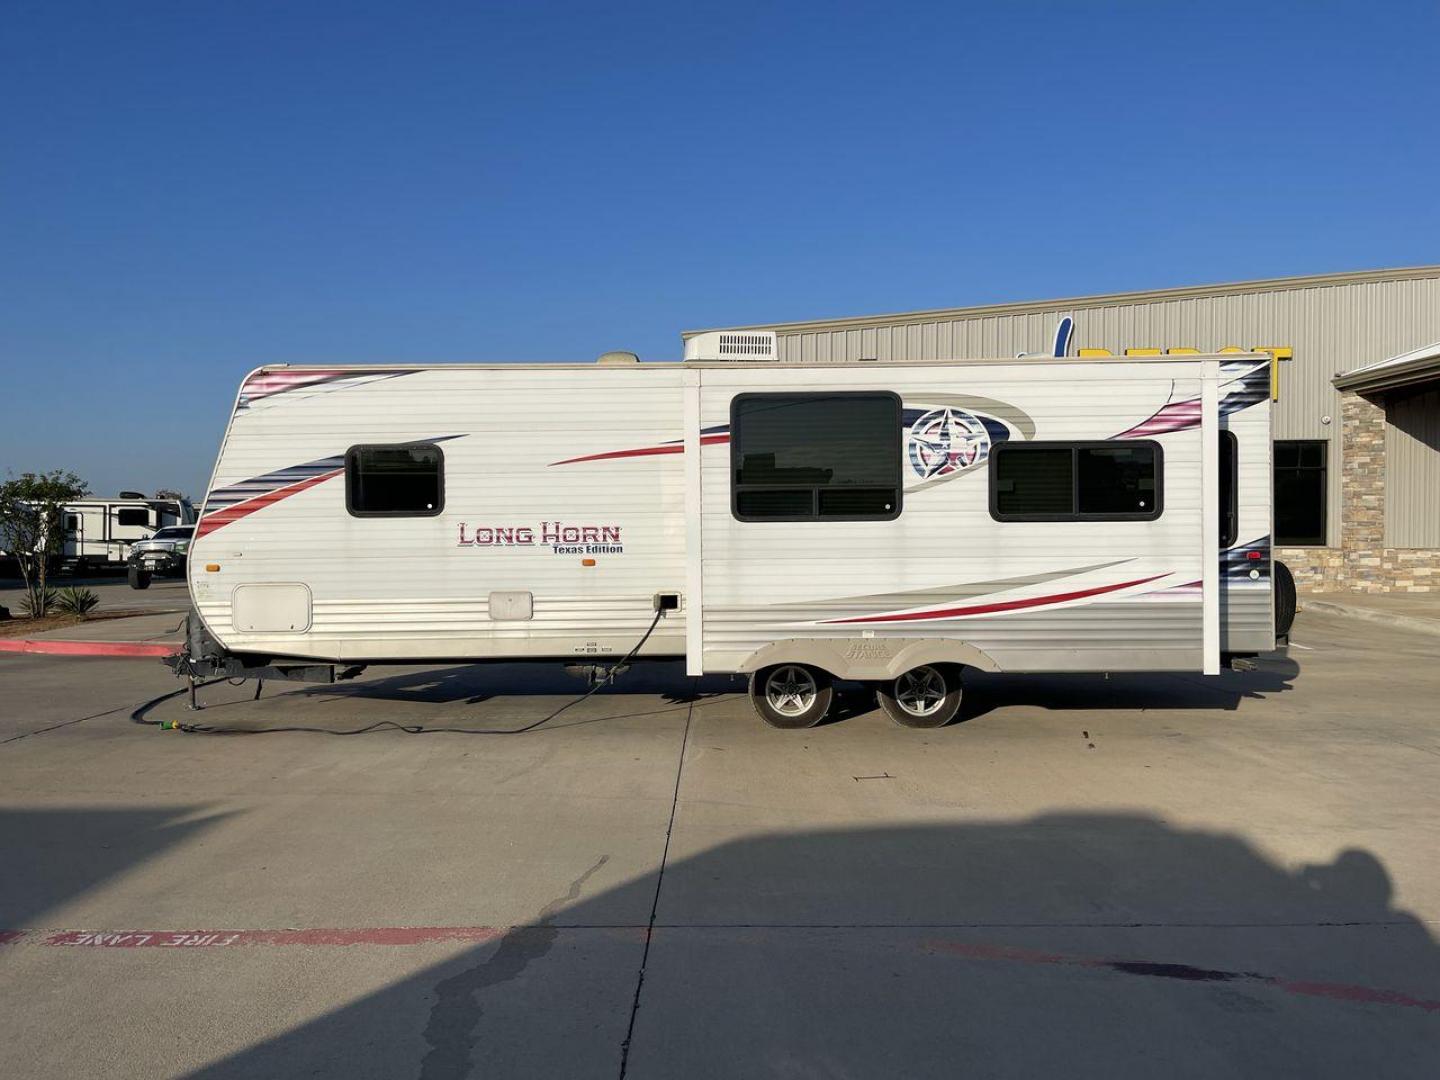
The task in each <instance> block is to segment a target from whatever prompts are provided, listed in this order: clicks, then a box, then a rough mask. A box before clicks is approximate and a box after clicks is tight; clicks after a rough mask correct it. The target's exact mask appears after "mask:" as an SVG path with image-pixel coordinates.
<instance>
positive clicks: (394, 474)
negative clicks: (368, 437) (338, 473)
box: [345, 443, 445, 517]
mask: <svg viewBox="0 0 1440 1080" xmlns="http://www.w3.org/2000/svg"><path fill="white" fill-rule="evenodd" d="M444 469H445V465H444V457H443V455H441V453H440V448H439V447H438V446H436V445H434V444H433V443H403V444H400V445H396V446H352V447H351V448H350V449H349V451H347V452H346V454H345V505H346V508H347V509H348V510H349V511H350V513H351V514H353V515H354V516H356V517H434V516H435V515H436V514H438V513H440V511H441V510H442V509H444V507H445V480H444Z"/></svg>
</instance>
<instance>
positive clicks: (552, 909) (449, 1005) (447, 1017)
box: [420, 855, 610, 1080]
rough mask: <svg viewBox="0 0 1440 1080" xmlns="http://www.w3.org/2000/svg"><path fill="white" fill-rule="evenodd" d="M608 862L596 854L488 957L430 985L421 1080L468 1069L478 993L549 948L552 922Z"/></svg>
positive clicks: (553, 933)
mask: <svg viewBox="0 0 1440 1080" xmlns="http://www.w3.org/2000/svg"><path fill="white" fill-rule="evenodd" d="M609 861H610V856H609V855H602V856H600V858H599V859H598V860H597V861H596V863H595V865H594V866H592V867H590V869H589V870H586V871H585V872H584V873H583V874H581V875H580V876H579V877H577V878H576V879H575V880H574V881H572V882H571V883H570V887H569V888H568V889H566V890H565V892H564V894H563V895H561V896H558V897H556V898H555V899H554V900H551V901H550V902H549V903H548V904H546V905H545V906H544V908H542V909H541V911H540V918H539V919H538V920H537V921H536V922H535V923H533V924H530V925H527V926H514V927H511V928H510V930H509V931H508V932H507V933H506V934H505V936H504V937H502V938H501V939H500V944H499V945H497V946H496V948H495V951H494V952H493V953H491V954H490V956H489V957H488V958H487V959H485V960H483V961H482V962H480V963H478V964H475V965H474V966H472V967H468V968H466V969H465V970H464V971H461V972H459V973H458V974H455V975H452V976H450V978H448V979H443V980H441V981H440V982H438V983H436V984H435V1004H434V1005H432V1006H431V1007H430V1017H429V1019H428V1020H427V1021H426V1024H425V1031H424V1038H425V1042H426V1043H427V1044H428V1045H429V1047H430V1049H429V1051H428V1052H427V1053H426V1054H425V1057H424V1059H423V1060H422V1061H421V1063H420V1080H441V1078H449V1077H455V1076H465V1075H467V1074H468V1073H469V1072H470V1068H471V1060H472V1053H473V1051H474V1049H475V1043H476V1037H475V1030H476V1028H477V1027H478V1026H479V1024H480V1019H481V1017H482V1016H484V1014H485V1010H484V1009H483V1008H482V1007H481V1006H480V1004H479V996H480V994H481V993H483V992H484V991H486V990H488V989H490V988H491V987H494V986H499V985H501V984H502V983H507V982H510V981H511V980H512V979H515V978H518V977H519V976H520V974H521V973H522V972H523V971H524V970H525V969H526V968H527V967H529V966H530V965H531V964H532V963H534V962H535V961H536V960H539V959H540V958H541V957H543V956H544V955H545V954H546V953H548V952H549V951H550V949H551V948H552V947H553V946H554V944H555V939H556V938H557V937H559V936H560V931H559V930H557V929H556V928H555V926H554V921H555V917H556V916H557V915H558V914H559V913H560V912H561V911H562V910H563V909H564V908H565V906H566V905H567V904H572V903H574V902H575V901H576V900H578V899H579V898H580V890H581V889H582V888H584V886H585V882H586V881H588V880H589V879H590V877H591V876H593V875H594V874H595V873H596V871H598V870H599V869H600V868H601V867H602V866H604V865H605V864H606V863H607V862H609Z"/></svg>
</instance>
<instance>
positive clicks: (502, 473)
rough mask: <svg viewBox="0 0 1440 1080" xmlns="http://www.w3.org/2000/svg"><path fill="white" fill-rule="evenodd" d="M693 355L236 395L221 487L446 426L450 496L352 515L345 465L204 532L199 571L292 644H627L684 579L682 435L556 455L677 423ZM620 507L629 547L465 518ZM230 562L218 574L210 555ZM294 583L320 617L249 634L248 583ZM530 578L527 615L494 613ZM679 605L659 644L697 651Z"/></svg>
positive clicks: (629, 439) (214, 610)
mask: <svg viewBox="0 0 1440 1080" xmlns="http://www.w3.org/2000/svg"><path fill="white" fill-rule="evenodd" d="M680 402H681V395H680V373H679V371H678V370H662V371H639V370H626V369H612V368H602V367H597V368H593V369H584V370H581V371H576V370H574V369H564V368H557V369H556V370H554V371H543V370H537V369H521V368H515V369H507V368H505V367H503V366H496V367H494V368H491V369H485V370H466V369H460V368H457V369H454V370H446V369H440V368H433V369H427V370H420V371H415V372H411V373H407V374H404V375H402V376H400V377H395V378H388V379H383V380H379V381H374V382H370V383H367V384H365V385H353V386H352V385H343V384H342V385H341V386H340V387H339V388H337V387H336V386H334V385H330V384H323V383H322V384H319V385H317V386H314V387H310V388H303V389H297V390H291V391H288V392H286V393H284V394H281V395H278V396H277V397H275V398H272V399H268V400H264V401H260V402H259V403H257V404H255V405H252V406H251V407H250V408H248V409H245V410H243V411H241V412H240V413H239V414H238V415H237V417H236V419H235V420H234V422H233V424H232V426H231V429H230V431H229V434H228V437H227V440H226V443H225V446H224V448H223V451H222V454H221V458H220V462H219V465H218V468H217V474H216V477H215V483H214V488H217V489H218V488H224V487H225V486H227V485H231V484H238V483H242V482H244V481H246V480H247V479H248V478H251V477H258V476H263V475H264V474H267V473H271V472H273V471H274V470H277V469H286V468H291V467H293V466H295V465H298V464H301V463H305V462H312V461H317V460H320V459H325V458H330V457H333V456H336V455H342V454H344V453H345V451H346V450H347V449H348V448H349V447H351V446H354V445H357V444H362V443H400V442H409V441H418V440H426V439H434V438H438V439H445V438H446V437H447V436H455V435H458V436H461V437H460V438H454V439H448V440H447V441H444V442H441V443H440V444H439V445H440V447H441V450H442V452H443V454H444V462H445V466H444V484H445V507H444V512H443V513H442V514H440V515H438V516H434V517H364V518H357V517H352V516H351V515H350V514H349V513H347V511H346V506H345V478H344V477H343V476H336V477H334V478H332V479H329V480H326V481H324V482H322V483H319V484H317V485H316V486H314V487H312V488H309V489H308V490H304V491H300V492H299V493H297V494H294V495H291V496H290V497H288V498H285V499H283V500H281V501H278V502H276V503H275V504H274V505H271V506H267V507H265V508H264V509H261V510H259V511H258V512H255V513H253V514H251V515H249V516H247V517H243V518H240V519H239V520H237V521H234V522H233V523H231V524H228V525H225V526H223V527H222V528H219V529H217V530H215V531H214V532H211V533H209V534H208V535H205V536H202V537H201V538H199V539H197V540H196V541H195V545H194V547H193V548H192V558H191V560H190V564H191V572H190V576H191V583H192V595H193V596H194V598H195V602H196V606H197V608H198V609H199V611H200V613H201V615H202V616H203V617H204V619H205V622H206V624H207V625H208V626H209V628H210V630H211V632H212V633H214V634H215V635H216V636H217V637H218V638H219V639H220V640H221V641H222V643H224V644H225V645H226V646H227V647H229V648H232V649H235V650H240V651H252V652H278V653H283V654H289V655H298V656H303V655H331V656H340V657H350V658H370V657H375V656H391V657H397V658H398V657H406V656H434V657H439V656H449V655H459V656H486V655H494V654H495V653H497V652H500V651H503V650H505V649H510V648H513V649H515V650H522V651H523V650H527V649H528V651H530V652H532V653H543V652H545V651H546V650H547V649H552V650H553V652H554V654H555V655H563V656H568V655H576V654H579V653H580V650H581V649H582V648H584V646H585V644H586V643H587V642H589V641H592V640H593V641H598V642H603V644H604V646H606V647H608V648H609V649H611V650H615V651H621V652H623V651H624V650H625V649H627V648H628V647H629V646H630V645H632V644H634V642H635V641H637V640H638V639H639V637H640V635H641V634H642V633H643V632H644V630H645V628H646V627H647V626H648V625H649V623H650V620H651V618H652V616H653V605H652V596H653V594H654V593H655V592H657V591H668V590H673V591H676V592H679V591H681V590H682V588H683V585H684V576H685V574H684V528H683V523H684V513H683V500H684V490H683V486H684V482H683V477H682V472H681V468H680V463H681V458H680V456H679V455H678V454H674V455H660V456H643V457H635V458H628V459H619V460H603V461H595V462H582V463H577V464H573V465H565V466H559V467H554V466H552V465H551V463H552V462H557V461H561V460H564V459H568V458H572V457H576V456H580V455H585V454H591V453H605V452H611V451H616V450H625V449H628V448H634V447H646V446H655V445H658V444H660V443H663V442H666V441H667V440H675V439H679V438H680V437H681V434H682V432H681V421H680V416H681V413H680ZM544 521H550V522H556V521H560V522H564V523H566V524H571V525H594V526H599V525H617V524H618V525H620V526H621V527H622V539H623V545H624V552H623V554H618V555H607V554H598V555H596V556H595V562H596V565H595V566H594V567H585V566H583V565H582V562H581V556H580V555H578V554H555V553H552V551H551V550H550V549H549V548H548V547H546V546H545V545H543V544H538V543H537V544H535V545H533V546H528V547H521V546H511V547H506V546H500V545H496V546H490V547H478V546H474V545H469V546H467V545H462V544H461V543H460V542H459V541H460V534H459V528H460V524H461V523H462V522H464V523H465V524H466V527H467V530H468V532H469V534H470V535H471V536H473V534H474V530H475V529H476V527H477V526H490V527H494V526H508V527H516V526H526V527H531V528H534V529H536V530H538V529H539V527H540V523H541V522H544ZM206 563H214V564H217V565H219V566H220V567H221V569H220V571H219V572H217V573H213V574H212V573H206V572H204V570H203V565H204V564H206ZM272 582H283V583H290V582H298V583H302V584H304V585H306V586H307V587H308V588H309V589H310V592H311V596H312V599H313V607H312V623H311V628H310V630H309V631H308V632H306V633H299V634H282V633H276V632H266V633H250V634H247V633H241V632H239V631H238V630H236V629H235V627H234V624H233V622H232V597H233V590H234V588H235V587H236V586H238V585H245V584H255V583H272ZM507 590H517V591H519V590H524V591H529V592H532V593H533V595H534V614H533V618H531V619H529V620H525V621H519V620H515V621H503V622H501V621H496V620H493V619H492V618H491V617H490V612H489V596H490V593H491V592H492V591H507ZM683 630H684V616H683V614H681V613H677V614H675V615H672V616H671V617H670V618H668V619H667V620H666V621H665V623H664V625H663V626H661V627H659V628H658V629H657V631H656V633H655V635H654V636H653V637H652V639H651V642H650V644H649V645H647V652H653V651H663V652H670V653H679V652H681V651H683V639H682V638H681V636H680V635H682V634H683Z"/></svg>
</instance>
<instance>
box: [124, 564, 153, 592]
mask: <svg viewBox="0 0 1440 1080" xmlns="http://www.w3.org/2000/svg"><path fill="white" fill-rule="evenodd" d="M125 576H126V578H127V579H128V580H129V582H130V587H131V588H132V589H148V588H149V587H150V572H149V571H148V570H141V569H140V568H139V567H138V566H135V565H134V564H133V563H132V564H131V565H130V566H128V567H126V569H125Z"/></svg>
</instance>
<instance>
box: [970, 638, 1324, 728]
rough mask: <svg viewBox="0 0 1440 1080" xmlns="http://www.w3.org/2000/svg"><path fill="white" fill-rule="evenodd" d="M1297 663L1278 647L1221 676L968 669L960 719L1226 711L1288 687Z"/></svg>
mask: <svg viewBox="0 0 1440 1080" xmlns="http://www.w3.org/2000/svg"><path fill="white" fill-rule="evenodd" d="M1299 675H1300V665H1299V664H1298V663H1297V662H1296V661H1295V660H1294V659H1292V658H1291V657H1289V656H1287V655H1285V654H1284V653H1281V652H1274V653H1268V654H1266V655H1265V656H1263V657H1261V658H1259V659H1258V660H1257V661H1256V667H1255V669H1254V670H1253V671H1225V672H1222V673H1221V674H1219V675H1212V676H1206V675H1195V674H1189V673H1183V672H1176V673H1168V672H1159V673H1148V672H1147V673H1136V674H1131V673H1120V674H1115V675H1092V674H1077V675H996V674H989V673H986V672H983V671H981V672H970V673H967V675H966V680H965V699H964V702H963V704H962V705H961V707H960V716H959V717H958V719H957V722H958V723H964V722H965V721H967V720H973V719H976V718H977V717H980V716H984V715H985V714H987V713H990V712H994V711H995V710H997V709H1003V708H1006V707H1010V706H1019V705H1028V706H1030V707H1032V708H1039V709H1052V710H1061V711H1064V710H1071V709H1117V710H1130V711H1141V712H1143V711H1145V710H1148V709H1219V710H1223V711H1227V712H1231V711H1234V710H1235V709H1238V708H1239V707H1240V702H1242V701H1245V700H1247V699H1260V698H1266V697H1269V696H1271V695H1273V694H1283V693H1285V692H1286V691H1288V690H1290V689H1292V686H1293V683H1294V681H1295V679H1296V678H1298V677H1299Z"/></svg>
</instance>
